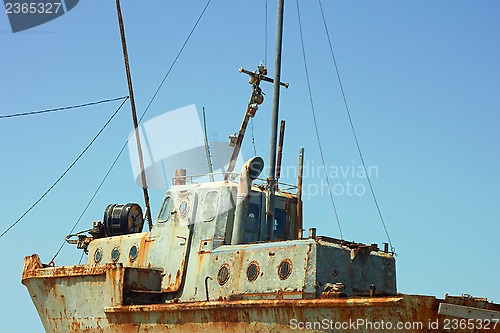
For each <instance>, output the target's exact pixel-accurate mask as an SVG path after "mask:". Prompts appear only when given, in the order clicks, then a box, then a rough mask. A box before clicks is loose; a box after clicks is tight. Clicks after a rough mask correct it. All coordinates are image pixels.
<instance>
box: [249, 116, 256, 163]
mask: <svg viewBox="0 0 500 333" xmlns="http://www.w3.org/2000/svg"><path fill="white" fill-rule="evenodd" d="M250 129H251V132H252V145H253V154H254V156H257V149H256V148H255V137H254V135H253V118H250Z"/></svg>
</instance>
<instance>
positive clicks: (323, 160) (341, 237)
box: [295, 0, 344, 240]
mask: <svg viewBox="0 0 500 333" xmlns="http://www.w3.org/2000/svg"><path fill="white" fill-rule="evenodd" d="M295 2H296V4H297V17H298V19H299V31H300V43H301V45H302V56H303V58H304V69H305V73H306V81H307V89H308V91H309V101H310V103H311V111H312V116H313V120H314V128H315V130H316V138H317V139H318V146H319V153H320V156H321V162H322V163H323V169H324V170H325V179H326V183H327V185H328V193H329V195H330V200H331V202H332V207H333V212H334V213H335V218H336V219H337V225H338V227H339V231H340V239H341V240H343V239H344V237H343V235H342V228H341V227H340V219H339V215H338V213H337V208H336V207H335V201H334V200H333V193H332V188H331V186H330V179H329V178H328V172H327V171H326V170H327V169H326V163H325V157H324V155H323V148H322V146H321V140H320V138H319V130H318V123H317V121H316V112H315V111H314V103H313V98H312V92H311V83H310V81H309V71H308V70H307V60H306V51H305V47H304V38H303V35H302V23H301V20H300V8H299V1H298V0H295Z"/></svg>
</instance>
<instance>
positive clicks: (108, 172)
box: [51, 0, 212, 262]
mask: <svg viewBox="0 0 500 333" xmlns="http://www.w3.org/2000/svg"><path fill="white" fill-rule="evenodd" d="M211 1H212V0H208V2H207V3H206V5H205V7H204V8H203V10H202V12H201V14H200V16H199V17H198V19H197V20H196V23H195V25H194V26H193V28H192V29H191V31H190V33H189V34H188V36H187V38H186V40H185V41H184V43H183V44H182V47H181V49H180V50H179V52H178V53H177V55H176V57H175V58H174V61H173V62H172V64H171V65H170V67H169V69H168V70H167V73H166V74H165V76H164V77H163V80H162V81H161V82H160V85H159V86H158V88H157V89H156V91H155V93H154V94H153V97H152V98H151V100H150V101H149V103H148V105H147V107H146V109H145V110H144V112H143V113H142V115H141V117H140V118H139V120H138V122H139V124H140V123H141V121H142V119H143V118H144V116H145V115H146V112H147V111H148V110H149V107H150V106H151V104H152V103H153V101H154V99H155V98H156V96H157V95H158V92H159V91H160V89H161V87H162V86H163V83H164V82H165V80H166V79H167V77H168V76H169V75H170V72H171V71H172V69H173V67H174V65H175V64H176V62H177V60H178V59H179V56H180V55H181V53H182V51H183V50H184V47H185V46H186V45H187V43H188V41H189V39H190V38H191V36H192V34H193V32H194V30H195V29H196V27H197V26H198V23H199V22H200V21H201V18H202V17H203V14H204V13H205V11H206V10H207V8H208V5H209V4H210V2H211ZM133 133H134V132H132V133H130V135H129V136H128V138H127V140H126V141H125V144H124V145H123V146H122V148H121V149H120V151H119V152H118V154H117V156H116V158H115V159H114V161H113V163H112V164H111V166H110V167H109V169H108V171H107V172H106V175H105V176H104V178H103V179H102V181H101V183H100V184H99V186H98V187H97V189H96V190H95V192H94V194H93V195H92V198H91V199H90V201H89V202H88V204H87V206H86V207H85V209H84V211H83V212H82V214H81V215H80V217H79V218H78V220H77V221H76V223H75V225H74V226H73V228H72V229H71V231H70V234H71V233H72V232H73V231H74V230H75V229H76V227H77V226H78V224H79V223H80V220H81V218H82V217H83V215H84V214H85V212H86V211H87V208H88V206H90V204H91V203H92V201H93V200H94V198H95V196H96V195H97V193H98V192H99V190H100V189H101V187H102V185H103V184H104V182H105V181H106V179H107V178H108V176H109V174H110V173H111V171H112V170H113V168H114V166H115V165H116V162H117V161H118V159H119V158H120V156H121V155H122V153H123V151H124V150H125V148H126V147H127V144H128V142H129V140H130V137H131V136H132V134H133ZM64 244H65V242H64V243H63V244H62V245H61V247H60V248H59V250H58V251H57V253H56V255H55V256H54V258H52V260H51V261H52V262H53V261H54V260H55V259H56V257H57V256H58V254H59V252H60V251H61V249H62V248H63V247H64Z"/></svg>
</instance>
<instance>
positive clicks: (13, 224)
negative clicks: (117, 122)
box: [0, 97, 128, 238]
mask: <svg viewBox="0 0 500 333" xmlns="http://www.w3.org/2000/svg"><path fill="white" fill-rule="evenodd" d="M127 99H128V97H127V98H125V99H124V100H123V101H122V103H121V104H120V106H119V107H118V109H116V111H115V112H114V113H113V114H112V115H111V117H110V118H109V119H108V121H107V122H106V123H105V124H104V126H103V127H102V128H101V129H100V130H99V132H97V134H96V135H95V136H94V138H93V139H92V141H90V143H89V144H88V145H87V147H85V149H84V150H83V151H82V152H81V153H80V155H78V157H77V158H76V159H75V160H74V161H73V163H71V164H70V166H69V167H68V168H67V169H66V170H65V171H64V172H63V173H62V175H61V176H59V178H57V180H56V181H55V182H54V184H52V185H51V186H50V187H49V189H48V190H47V191H45V193H43V194H42V196H41V197H40V198H38V200H37V201H35V203H34V204H32V205H31V207H30V208H28V210H26V211H25V212H24V213H23V214H22V215H21V217H19V218H18V219H17V220H16V221H15V222H14V223H12V225H11V226H10V227H8V228H7V229H6V230H5V231H4V232H2V234H1V235H0V238H2V237H3V235H5V234H6V233H7V232H8V231H9V230H10V229H12V228H13V227H14V226H15V225H16V224H18V223H19V222H20V221H21V220H22V219H23V218H24V217H25V216H26V215H27V214H28V213H29V212H30V211H31V210H32V209H33V208H35V206H36V205H37V204H38V203H39V202H40V201H42V199H43V198H45V196H46V195H47V194H49V192H50V191H52V189H53V188H54V187H55V186H56V185H57V184H58V183H59V182H60V181H61V179H63V177H64V176H65V175H66V174H67V173H68V172H69V170H71V168H73V166H75V164H76V163H77V162H78V160H80V158H81V157H82V156H83V154H85V152H87V150H88V149H89V148H90V146H92V144H93V143H94V142H95V141H96V140H97V138H98V137H99V135H101V133H102V132H103V131H104V129H105V128H106V126H108V124H109V123H110V122H111V120H112V119H113V118H114V117H115V116H116V114H117V113H118V111H120V109H121V108H122V106H123V104H125V102H126V101H127Z"/></svg>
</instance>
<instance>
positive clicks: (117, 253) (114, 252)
mask: <svg viewBox="0 0 500 333" xmlns="http://www.w3.org/2000/svg"><path fill="white" fill-rule="evenodd" d="M118 258H120V249H119V248H118V246H115V247H114V248H113V250H112V251H111V260H113V261H117V260H118Z"/></svg>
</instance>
